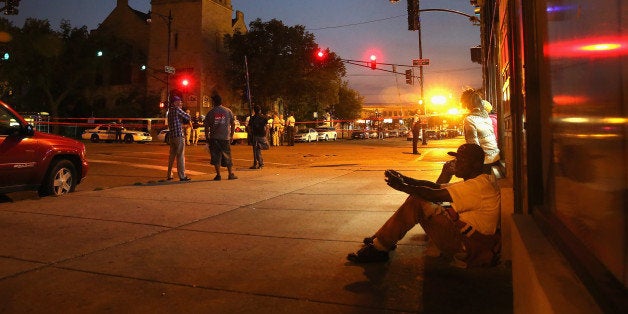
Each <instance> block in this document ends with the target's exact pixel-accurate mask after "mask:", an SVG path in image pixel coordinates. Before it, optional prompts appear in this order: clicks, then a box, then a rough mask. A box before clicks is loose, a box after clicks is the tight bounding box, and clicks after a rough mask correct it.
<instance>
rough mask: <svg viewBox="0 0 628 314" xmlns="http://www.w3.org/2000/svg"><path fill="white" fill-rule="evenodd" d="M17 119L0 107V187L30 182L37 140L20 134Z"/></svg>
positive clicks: (33, 169)
mask: <svg viewBox="0 0 628 314" xmlns="http://www.w3.org/2000/svg"><path fill="white" fill-rule="evenodd" d="M18 121H19V120H18V119H16V118H15V117H14V116H13V115H12V114H11V113H10V112H8V111H5V110H4V108H2V107H0V188H7V187H12V186H23V185H26V184H32V178H33V176H34V175H35V170H36V166H37V159H36V158H35V157H36V153H37V152H36V148H37V140H36V139H33V138H29V137H25V136H24V135H22V134H20V132H19V129H20V127H21V126H20V124H19V122H18Z"/></svg>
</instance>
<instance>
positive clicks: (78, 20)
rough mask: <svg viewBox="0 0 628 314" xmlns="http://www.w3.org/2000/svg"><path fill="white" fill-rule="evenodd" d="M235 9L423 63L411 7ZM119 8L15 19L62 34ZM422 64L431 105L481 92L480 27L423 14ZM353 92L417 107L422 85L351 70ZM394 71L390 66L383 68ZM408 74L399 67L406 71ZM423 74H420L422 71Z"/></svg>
mask: <svg viewBox="0 0 628 314" xmlns="http://www.w3.org/2000/svg"><path fill="white" fill-rule="evenodd" d="M420 2H421V9H451V10H457V11H461V12H464V13H466V14H473V8H472V7H471V6H470V5H469V1H467V0H421V1H420ZM231 4H232V6H233V9H234V10H239V11H242V12H244V17H245V20H246V23H247V25H248V23H249V22H251V21H252V20H254V19H256V18H261V19H262V21H268V20H270V19H273V18H275V19H278V20H281V21H283V23H284V24H285V25H288V26H292V25H296V24H300V25H304V26H305V27H306V29H307V30H308V31H310V32H311V33H313V34H314V35H315V36H316V41H317V43H318V44H319V45H320V46H322V47H328V48H329V49H330V50H332V51H334V52H336V53H337V54H338V55H339V56H340V57H341V58H343V59H350V60H364V61H367V60H368V57H369V56H370V55H371V54H376V55H377V60H378V62H383V63H391V64H403V65H410V64H412V59H418V56H419V45H418V32H416V31H414V32H412V31H408V30H407V12H406V1H405V0H401V1H399V2H397V3H391V2H390V1H389V0H232V3H231ZM115 5H116V0H22V1H21V2H20V7H19V15H18V16H5V17H8V18H9V19H10V20H11V21H13V23H14V24H15V25H17V26H22V23H23V22H24V19H25V18H26V17H34V18H38V19H47V20H49V21H50V23H51V25H52V26H53V27H58V25H59V24H60V21H61V19H66V20H69V21H70V23H71V24H72V26H76V27H80V26H83V25H86V26H87V27H88V28H90V29H93V28H96V27H97V26H98V24H99V23H101V22H102V21H103V20H104V19H105V18H106V17H107V15H108V14H109V13H111V11H112V10H113V8H114V7H115ZM129 6H131V7H132V8H134V9H136V10H139V11H143V12H148V11H149V9H150V0H129ZM421 21H422V27H423V31H422V47H423V58H424V59H430V65H429V66H426V67H424V75H425V81H424V90H425V96H426V97H425V98H426V99H429V98H430V95H432V94H443V95H446V96H451V97H453V98H454V99H458V97H459V94H460V92H461V91H462V89H463V88H465V87H481V85H482V73H481V67H480V65H479V64H475V63H472V62H471V60H470V54H469V48H470V47H472V46H476V45H479V44H480V29H479V26H474V25H472V24H471V23H470V22H469V20H468V19H467V18H466V17H464V16H461V15H457V14H453V13H446V12H423V13H421ZM346 67H347V77H346V80H348V81H349V85H350V86H351V87H352V88H354V89H356V90H357V91H358V92H360V93H361V94H362V95H363V96H364V97H365V102H366V103H397V102H409V101H411V102H416V101H418V99H419V98H420V92H419V91H420V89H419V84H415V85H414V86H411V85H407V84H406V83H405V76H403V75H398V76H397V79H395V75H393V74H392V73H388V72H383V71H374V70H371V69H368V68H363V67H358V66H354V65H350V64H347V65H346ZM381 67H383V68H384V69H387V70H392V67H391V66H381ZM405 69H406V68H402V67H399V68H398V71H399V72H403V70H405ZM416 73H417V75H418V69H417V70H416Z"/></svg>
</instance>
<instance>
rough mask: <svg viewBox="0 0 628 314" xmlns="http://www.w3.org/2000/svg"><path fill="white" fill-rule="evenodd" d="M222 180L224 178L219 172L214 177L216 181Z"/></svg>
mask: <svg viewBox="0 0 628 314" xmlns="http://www.w3.org/2000/svg"><path fill="white" fill-rule="evenodd" d="M220 180H222V178H221V177H220V175H219V174H217V175H216V176H215V177H214V181H220Z"/></svg>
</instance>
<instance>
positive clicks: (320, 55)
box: [315, 48, 327, 61]
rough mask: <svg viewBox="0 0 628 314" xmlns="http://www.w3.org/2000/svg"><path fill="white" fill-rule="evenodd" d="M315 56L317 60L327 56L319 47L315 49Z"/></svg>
mask: <svg viewBox="0 0 628 314" xmlns="http://www.w3.org/2000/svg"><path fill="white" fill-rule="evenodd" d="M315 56H316V59H317V60H319V61H323V60H325V58H327V52H326V51H325V50H323V49H322V48H319V49H318V50H316V53H315Z"/></svg>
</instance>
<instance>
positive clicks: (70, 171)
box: [39, 159, 77, 196]
mask: <svg viewBox="0 0 628 314" xmlns="http://www.w3.org/2000/svg"><path fill="white" fill-rule="evenodd" d="M76 178H77V174H76V167H74V164H73V163H72V162H70V161H69V160H67V159H61V160H57V161H56V162H54V163H53V164H52V166H51V167H50V171H49V172H48V175H46V177H45V178H44V182H43V184H42V185H41V188H40V189H39V195H41V196H47V195H53V196H60V195H63V194H68V193H70V192H74V189H75V188H76V181H77V180H76Z"/></svg>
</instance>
